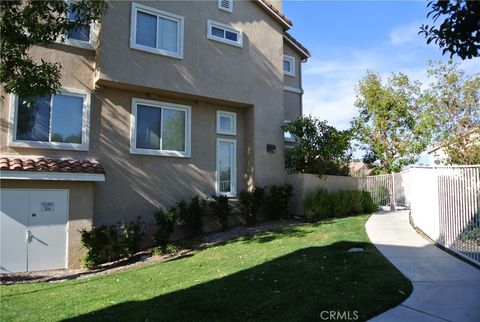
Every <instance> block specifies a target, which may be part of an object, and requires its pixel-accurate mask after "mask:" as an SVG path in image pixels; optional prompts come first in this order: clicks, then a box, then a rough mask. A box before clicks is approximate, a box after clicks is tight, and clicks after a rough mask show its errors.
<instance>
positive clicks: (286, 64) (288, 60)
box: [283, 55, 295, 76]
mask: <svg viewBox="0 0 480 322" xmlns="http://www.w3.org/2000/svg"><path fill="white" fill-rule="evenodd" d="M283 73H284V74H285V75H288V76H295V57H292V56H288V55H283Z"/></svg>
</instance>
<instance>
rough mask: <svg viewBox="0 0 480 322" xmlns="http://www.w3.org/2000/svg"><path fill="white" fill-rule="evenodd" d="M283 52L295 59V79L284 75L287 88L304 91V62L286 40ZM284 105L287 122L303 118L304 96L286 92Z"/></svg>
mask: <svg viewBox="0 0 480 322" xmlns="http://www.w3.org/2000/svg"><path fill="white" fill-rule="evenodd" d="M283 52H284V54H285V55H289V56H292V57H295V77H293V76H289V75H284V76H283V78H284V84H285V86H289V87H293V88H296V89H300V90H303V89H302V61H301V57H300V55H299V54H298V51H296V50H295V49H294V48H293V47H292V46H291V45H290V43H288V42H287V41H285V40H284V42H283ZM283 96H284V97H283V104H284V119H285V120H286V121H291V120H295V119H296V118H297V117H299V116H301V115H302V113H303V101H302V96H303V95H302V94H301V93H295V92H291V91H284V94H283Z"/></svg>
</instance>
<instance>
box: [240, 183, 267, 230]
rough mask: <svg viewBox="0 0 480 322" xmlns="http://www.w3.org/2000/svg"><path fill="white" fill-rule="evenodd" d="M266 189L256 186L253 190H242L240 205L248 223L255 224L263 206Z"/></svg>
mask: <svg viewBox="0 0 480 322" xmlns="http://www.w3.org/2000/svg"><path fill="white" fill-rule="evenodd" d="M264 198H265V189H263V188H260V187H254V188H253V190H252V191H247V190H242V191H241V192H240V196H239V199H240V205H241V207H242V213H243V215H244V217H245V221H246V222H247V225H249V226H251V225H255V223H256V221H257V215H258V213H259V212H260V209H261V208H262V206H263V202H264Z"/></svg>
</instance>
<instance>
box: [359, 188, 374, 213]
mask: <svg viewBox="0 0 480 322" xmlns="http://www.w3.org/2000/svg"><path fill="white" fill-rule="evenodd" d="M362 207H363V212H364V213H367V214H370V213H372V212H375V211H377V210H378V207H377V205H376V204H375V203H374V202H373V199H372V195H371V194H370V192H368V191H362Z"/></svg>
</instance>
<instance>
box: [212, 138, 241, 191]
mask: <svg viewBox="0 0 480 322" xmlns="http://www.w3.org/2000/svg"><path fill="white" fill-rule="evenodd" d="M220 143H232V144H233V155H232V162H231V164H230V166H231V169H232V172H231V174H230V175H231V178H230V192H228V193H225V192H221V191H220V160H219V158H218V157H219V153H218V151H219V150H220V149H219V147H220ZM215 164H216V169H215V192H216V194H217V196H227V197H230V198H231V197H236V196H237V140H235V139H225V138H217V146H216V156H215Z"/></svg>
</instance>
